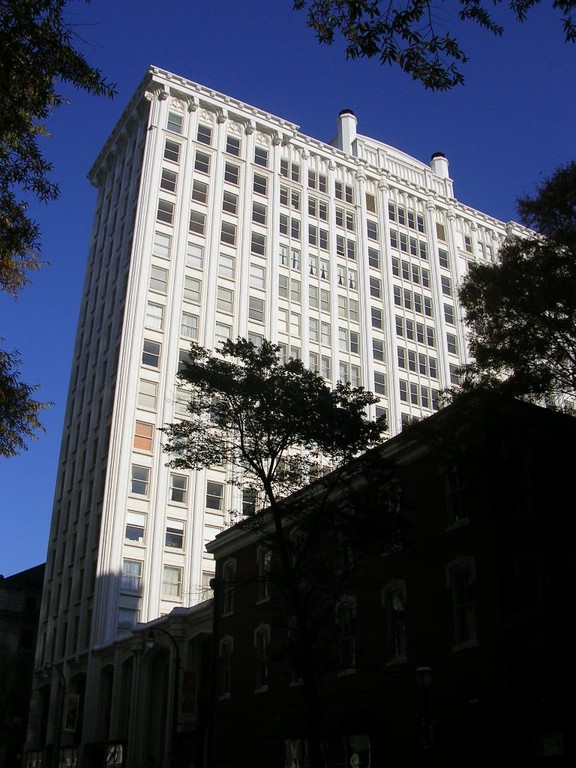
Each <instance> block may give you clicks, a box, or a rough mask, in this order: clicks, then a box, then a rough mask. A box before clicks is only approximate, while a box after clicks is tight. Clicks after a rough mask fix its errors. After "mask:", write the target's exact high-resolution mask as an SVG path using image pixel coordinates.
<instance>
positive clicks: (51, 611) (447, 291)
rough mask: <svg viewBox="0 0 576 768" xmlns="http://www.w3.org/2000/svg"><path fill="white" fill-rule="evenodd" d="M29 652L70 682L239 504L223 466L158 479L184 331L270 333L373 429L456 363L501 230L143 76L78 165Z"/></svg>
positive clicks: (365, 159)
mask: <svg viewBox="0 0 576 768" xmlns="http://www.w3.org/2000/svg"><path fill="white" fill-rule="evenodd" d="M89 177H90V180H91V181H92V183H93V184H94V185H95V186H96V187H97V189H98V202H97V206H96V214H95V218H94V228H93V233H92V239H91V243H90V253H89V260H88V266H87V271H86V279H85V284H84V293H83V297H82V307H81V312H80V318H79V322H78V332H77V339H76V348H75V354H74V361H73V367H72V373H71V380H70V389H69V396H68V407H67V412H66V418H65V426H64V433H63V439H62V449H61V455H60V463H59V470H58V479H57V483H56V493H55V503H54V512H53V519H52V527H51V531H50V541H49V546H48V561H47V568H46V582H45V588H44V597H43V606H42V613H41V619H40V628H39V645H38V659H37V662H38V664H41V663H44V662H48V663H52V664H57V665H62V666H59V669H61V670H62V671H63V672H64V676H65V678H66V681H67V685H68V689H67V690H68V691H69V692H70V691H73V690H78V691H82V690H83V686H84V680H85V675H86V674H88V675H89V674H90V672H89V666H90V663H91V661H90V659H91V656H90V654H89V650H90V649H91V648H94V647H97V646H100V645H102V644H106V643H108V642H109V641H111V640H113V638H115V637H116V636H117V635H118V634H121V633H127V632H129V631H130V629H131V628H132V627H133V625H134V624H135V623H136V622H144V621H149V620H151V619H154V618H156V617H158V616H160V615H162V614H165V613H168V612H170V611H171V610H172V609H173V608H174V607H175V606H181V605H183V606H189V605H192V604H194V603H196V602H198V601H199V600H201V599H203V598H204V597H205V596H206V595H207V592H208V591H209V582H210V579H211V577H212V574H213V563H212V561H211V559H210V556H208V555H207V554H206V553H205V550H204V545H205V543H206V542H207V541H210V540H211V539H213V538H214V536H215V535H216V533H217V532H218V531H219V530H220V529H221V528H222V527H223V526H224V525H226V524H227V522H228V520H229V516H230V514H231V511H232V510H239V509H241V508H242V499H241V498H239V497H237V495H236V494H237V493H238V491H237V489H235V488H234V487H233V486H231V485H229V484H228V483H227V480H228V478H227V474H226V470H225V469H224V468H221V467H215V468H213V469H210V470H207V471H202V472H194V471H191V472H185V471H181V470H178V471H175V470H173V469H170V468H168V467H167V466H166V461H167V457H166V455H163V453H162V447H161V443H162V436H161V433H160V432H159V431H158V429H159V427H161V426H162V425H164V424H166V423H168V422H172V421H174V420H177V419H179V418H181V417H182V416H183V415H184V413H185V399H186V395H185V393H183V392H181V391H180V390H179V388H178V380H177V377H176V374H177V370H178V362H179V359H180V357H181V356H182V355H185V354H186V351H187V349H188V347H189V344H190V341H191V340H195V341H197V342H199V343H200V344H202V345H203V346H206V347H209V348H214V347H217V345H218V343H219V342H220V341H222V340H223V339H226V338H229V337H232V338H235V337H237V336H245V337H249V338H251V339H253V340H255V341H257V340H258V339H261V338H263V337H266V338H269V339H271V340H272V341H274V342H277V343H278V344H279V345H280V347H281V349H282V352H283V354H284V355H286V356H297V357H301V358H302V359H303V360H304V362H305V363H306V364H307V365H308V366H309V367H311V368H313V369H315V370H317V371H319V372H320V373H321V374H322V375H323V376H324V377H326V379H328V380H329V381H330V382H332V383H334V382H336V381H337V380H339V379H345V380H349V381H350V382H352V384H354V385H358V384H362V385H363V386H365V387H366V388H367V389H369V390H372V391H374V392H375V393H376V394H377V395H378V396H379V397H380V406H379V408H378V409H377V410H378V411H382V412H385V413H386V415H387V417H388V424H389V433H390V434H391V435H393V434H395V433H397V432H398V431H399V430H400V429H401V425H402V423H403V422H404V421H405V420H407V419H411V418H414V417H421V416H425V415H427V414H429V413H431V412H432V411H433V410H434V409H435V408H436V407H437V393H438V391H439V390H441V389H443V388H445V387H448V386H450V385H451V384H452V383H454V382H455V380H456V379H455V369H456V367H457V366H458V365H459V364H460V363H462V361H464V360H465V359H466V349H465V332H464V327H463V324H462V320H461V313H460V311H459V309H458V306H457V303H456V289H457V286H458V283H459V281H460V279H461V277H462V276H463V274H464V273H465V272H466V269H467V265H468V263H469V262H471V261H492V260H494V259H495V257H496V254H497V251H498V245H499V243H500V242H501V240H502V239H503V237H504V236H505V234H506V231H507V227H506V226H505V225H504V224H503V223H502V222H499V221H496V220H495V219H493V218H491V217H490V216H488V215H486V214H483V213H480V212H478V211H476V210H473V209H471V208H469V207H467V206H465V205H463V204H461V203H459V202H458V201H457V200H456V199H455V198H454V194H453V186H452V181H451V179H450V177H449V170H448V161H447V159H446V158H445V157H444V156H443V155H442V154H436V155H434V156H433V158H432V160H431V162H430V164H429V165H427V164H425V163H423V162H420V161H419V160H416V159H414V158H412V157H409V156H408V155H406V154H404V153H403V152H400V151H398V150H396V149H394V148H392V147H390V146H388V145H386V144H384V143H382V142H380V141H377V140H375V139H371V138H368V137H365V136H362V135H360V134H359V133H357V122H356V117H355V116H354V114H353V113H352V112H351V111H350V110H343V111H342V112H341V113H340V115H339V116H338V119H337V132H336V137H335V139H334V140H333V141H332V142H331V143H330V144H326V143H324V142H322V141H319V140H318V139H314V138H311V137H309V136H304V135H303V134H301V133H299V131H298V126H296V125H294V124H293V123H291V122H289V121H288V120H285V119H283V118H279V117H276V116H274V115H270V114H268V113H266V112H263V111H262V110H260V109H257V108H255V107H252V106H249V105H247V104H243V103H241V102H240V101H238V100H236V99H234V98H233V97H230V96H225V95H223V94H220V93H217V92H215V91H214V90H212V89H210V88H207V87H204V86H202V85H198V84H196V83H193V82H190V81H189V80H186V79H185V78H183V77H179V76H177V75H173V74H170V73H168V72H164V71H162V70H160V69H157V68H151V69H150V71H149V72H148V73H147V74H146V77H145V78H144V80H143V82H142V83H141V85H140V86H139V87H138V89H137V91H136V93H135V95H134V97H133V98H132V100H131V101H130V103H129V104H128V106H127V108H126V110H125V111H124V113H123V115H122V116H121V118H120V120H119V122H118V124H117V126H116V127H115V129H114V131H113V132H112V134H111V136H110V138H109V139H108V141H107V142H106V144H105V146H104V148H103V150H102V152H101V153H100V155H99V156H98V158H97V160H96V162H95V163H94V165H93V167H92V169H91V171H90V174H89Z"/></svg>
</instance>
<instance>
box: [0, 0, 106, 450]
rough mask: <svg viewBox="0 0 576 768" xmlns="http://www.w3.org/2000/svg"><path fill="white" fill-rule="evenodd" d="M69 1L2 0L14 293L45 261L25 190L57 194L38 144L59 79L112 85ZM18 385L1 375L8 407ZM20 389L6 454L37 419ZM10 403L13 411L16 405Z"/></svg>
mask: <svg viewBox="0 0 576 768" xmlns="http://www.w3.org/2000/svg"><path fill="white" fill-rule="evenodd" d="M65 5H66V0H26V1H25V2H22V0H1V2H0V29H1V30H2V35H1V36H0V82H1V83H2V88H1V89H0V289H1V290H3V291H5V292H7V293H8V294H10V295H12V296H14V297H16V296H17V295H18V293H19V291H20V290H21V289H22V287H23V286H24V285H25V284H26V283H27V282H28V279H29V278H28V274H29V272H30V271H33V270H36V269H38V268H39V267H40V265H41V261H40V253H39V246H40V231H39V228H38V225H37V223H36V222H34V221H32V220H31V219H30V217H29V215H28V203H27V198H29V196H30V195H32V196H33V197H36V198H37V199H38V200H41V201H43V202H48V201H50V200H55V199H56V198H57V197H58V185H57V184H56V183H55V182H54V181H52V180H51V179H50V171H51V169H52V166H51V164H50V163H49V162H48V161H47V160H46V158H45V157H44V156H43V154H42V151H41V149H40V144H39V139H40V138H44V137H46V136H47V135H48V134H47V131H46V128H45V126H44V124H43V123H44V121H45V120H46V119H47V118H48V117H49V116H50V114H51V113H52V112H53V110H55V109H56V108H57V107H59V106H61V105H62V104H64V103H65V101H66V100H65V98H64V97H63V96H62V95H60V94H59V93H58V92H57V90H56V89H57V85H58V84H59V83H69V84H71V85H73V86H75V87H76V88H79V89H80V90H82V91H85V92H86V93H89V94H93V95H97V96H100V95H108V96H112V94H113V93H114V88H113V86H112V85H110V84H109V83H107V82H106V80H105V79H104V78H103V77H102V75H101V73H100V72H99V70H97V69H95V68H93V67H91V66H90V65H89V64H88V62H87V61H86V59H85V58H84V56H83V55H82V54H81V53H80V52H79V51H77V50H76V49H75V48H74V32H73V30H72V28H71V27H70V26H69V25H68V24H67V23H66V20H65V17H64V8H65ZM2 354H3V363H2V376H3V375H4V373H5V372H6V371H9V370H11V369H12V366H13V364H14V363H15V362H16V358H17V353H7V352H3V353H2ZM7 361H8V362H7ZM15 391H16V390H14V388H13V380H10V379H4V378H0V397H1V398H2V402H3V403H5V404H6V407H7V406H8V403H9V398H10V397H11V395H12V394H13V393H14V392H15ZM17 391H18V403H19V405H20V406H21V407H24V406H25V407H24V409H23V411H22V413H21V417H20V418H19V419H18V420H16V421H12V422H11V423H10V425H7V426H6V431H7V432H12V434H13V436H14V437H16V438H17V439H16V440H15V441H13V442H12V448H11V450H10V451H9V452H8V453H7V454H4V455H12V454H13V453H14V452H18V450H20V449H22V448H25V442H24V440H23V439H18V434H20V435H21V436H22V437H29V436H31V435H33V434H34V433H35V432H36V431H37V430H38V428H39V427H40V423H39V421H38V414H39V411H40V410H41V404H40V403H38V402H37V401H35V400H32V399H31V398H30V394H31V393H32V392H33V391H34V387H28V388H27V391H28V397H26V394H25V385H22V384H21V385H20V387H19V389H18V390H17ZM14 405H16V403H14ZM9 410H10V412H11V413H13V408H12V407H10V409H9ZM2 429H3V430H4V425H2ZM14 430H16V432H14ZM14 449H16V450H14Z"/></svg>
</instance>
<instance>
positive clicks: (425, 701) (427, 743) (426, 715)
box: [416, 666, 432, 765]
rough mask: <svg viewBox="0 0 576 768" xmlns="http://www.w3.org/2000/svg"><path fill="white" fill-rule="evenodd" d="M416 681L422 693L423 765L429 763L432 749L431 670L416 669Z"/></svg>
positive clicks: (424, 667) (424, 668)
mask: <svg viewBox="0 0 576 768" xmlns="http://www.w3.org/2000/svg"><path fill="white" fill-rule="evenodd" d="M416 680H417V682H418V685H419V687H420V690H421V692H422V752H423V754H424V763H425V765H428V764H429V762H430V750H431V748H432V733H431V730H432V726H431V723H430V686H431V685H432V668H431V667H428V666H423V667H418V669H417V670H416Z"/></svg>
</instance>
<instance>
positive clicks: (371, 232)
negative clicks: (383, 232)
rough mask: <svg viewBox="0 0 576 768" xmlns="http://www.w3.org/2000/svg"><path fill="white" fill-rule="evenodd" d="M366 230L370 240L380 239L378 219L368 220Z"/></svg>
mask: <svg viewBox="0 0 576 768" xmlns="http://www.w3.org/2000/svg"><path fill="white" fill-rule="evenodd" d="M366 231H367V234H368V238H369V239H370V240H378V223H377V222H376V221H370V219H368V221H367V222H366Z"/></svg>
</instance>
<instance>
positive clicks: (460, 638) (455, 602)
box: [446, 557, 477, 646]
mask: <svg viewBox="0 0 576 768" xmlns="http://www.w3.org/2000/svg"><path fill="white" fill-rule="evenodd" d="M446 582H447V587H448V589H449V590H450V592H451V596H452V611H453V616H454V641H455V645H456V646H462V645H470V644H474V643H476V642H477V627H476V596H475V585H476V564H475V562H474V558H473V557H458V558H456V559H455V560H453V561H452V562H451V563H449V565H448V566H447V568H446Z"/></svg>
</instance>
